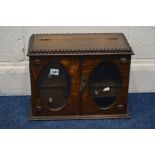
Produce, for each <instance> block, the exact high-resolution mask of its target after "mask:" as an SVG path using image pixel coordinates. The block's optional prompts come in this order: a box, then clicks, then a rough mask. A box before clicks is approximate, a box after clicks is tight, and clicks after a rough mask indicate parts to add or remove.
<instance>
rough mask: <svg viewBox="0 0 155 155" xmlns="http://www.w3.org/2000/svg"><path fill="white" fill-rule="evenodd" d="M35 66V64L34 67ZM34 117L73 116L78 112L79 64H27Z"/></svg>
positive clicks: (65, 61) (40, 60) (52, 60)
mask: <svg viewBox="0 0 155 155" xmlns="http://www.w3.org/2000/svg"><path fill="white" fill-rule="evenodd" d="M36 62H37V63H38V64H37V63H36ZM31 74H32V76H31V77H32V78H36V79H35V80H34V81H35V82H34V87H33V91H35V94H36V96H34V97H33V99H32V100H33V101H32V102H33V109H32V111H33V113H34V114H35V115H44V116H45V115H75V114H77V113H78V109H79V102H80V101H79V98H80V97H79V93H78V92H79V85H80V84H79V61H78V60H77V59H76V58H73V59H68V58H52V57H51V58H37V59H34V60H32V64H31Z"/></svg>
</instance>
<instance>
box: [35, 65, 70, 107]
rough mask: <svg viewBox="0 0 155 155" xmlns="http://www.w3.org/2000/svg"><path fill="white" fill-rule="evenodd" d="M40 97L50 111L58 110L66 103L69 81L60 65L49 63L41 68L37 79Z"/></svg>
mask: <svg viewBox="0 0 155 155" xmlns="http://www.w3.org/2000/svg"><path fill="white" fill-rule="evenodd" d="M38 87H39V92H40V95H41V96H42V97H43V98H44V100H45V101H46V103H47V104H48V106H49V108H50V109H51V110H60V109H62V108H63V107H64V106H65V104H66V103H67V99H68V96H69V94H70V89H71V79H70V76H69V73H68V72H67V70H66V69H65V67H64V66H63V65H62V64H60V63H50V64H48V65H47V66H45V67H44V68H43V70H42V71H41V73H40V76H39V79H38Z"/></svg>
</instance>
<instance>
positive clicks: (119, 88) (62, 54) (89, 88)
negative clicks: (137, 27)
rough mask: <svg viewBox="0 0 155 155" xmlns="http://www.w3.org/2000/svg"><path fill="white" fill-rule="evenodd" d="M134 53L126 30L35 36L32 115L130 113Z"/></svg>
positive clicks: (79, 116)
mask: <svg viewBox="0 0 155 155" xmlns="http://www.w3.org/2000/svg"><path fill="white" fill-rule="evenodd" d="M132 54H133V52H132V49H131V47H130V46H129V44H128V42H127V40H126V38H125V36H124V35H123V34H121V33H114V34H104V33H101V34H36V35H32V36H31V38H30V42H29V50H28V56H29V57H30V59H29V60H30V77H31V93H32V96H31V107H32V108H31V119H84V118H120V117H128V112H127V101H128V86H129V73H130V60H131V55H132Z"/></svg>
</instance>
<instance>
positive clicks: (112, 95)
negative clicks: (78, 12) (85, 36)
mask: <svg viewBox="0 0 155 155" xmlns="http://www.w3.org/2000/svg"><path fill="white" fill-rule="evenodd" d="M121 59H122V58H121V57H120V56H113V57H110V56H104V57H96V58H94V57H87V58H83V59H82V61H81V83H82V87H83V88H82V91H81V106H80V107H81V108H80V113H81V114H113V113H115V114H117V113H118V114H119V113H126V111H127V92H128V76H129V64H130V58H124V60H126V62H125V63H122V61H121Z"/></svg>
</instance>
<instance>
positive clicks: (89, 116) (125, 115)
mask: <svg viewBox="0 0 155 155" xmlns="http://www.w3.org/2000/svg"><path fill="white" fill-rule="evenodd" d="M107 118H109V119H111V118H112V119H118V118H131V116H130V115H129V113H127V114H113V115H70V116H32V115H31V116H30V118H29V120H67V119H68V120H74V119H75V120H80V119H107Z"/></svg>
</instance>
